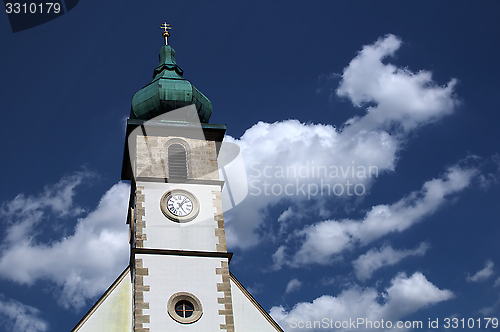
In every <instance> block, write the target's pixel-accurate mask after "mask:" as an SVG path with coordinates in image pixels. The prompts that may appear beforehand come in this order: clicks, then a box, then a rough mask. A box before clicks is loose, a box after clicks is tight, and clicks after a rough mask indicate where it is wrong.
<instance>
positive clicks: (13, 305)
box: [0, 295, 49, 332]
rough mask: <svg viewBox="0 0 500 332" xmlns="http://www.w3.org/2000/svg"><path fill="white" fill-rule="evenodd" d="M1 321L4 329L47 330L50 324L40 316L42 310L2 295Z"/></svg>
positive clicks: (31, 331) (43, 331)
mask: <svg viewBox="0 0 500 332" xmlns="http://www.w3.org/2000/svg"><path fill="white" fill-rule="evenodd" d="M0 323H1V324H2V327H3V330H4V331H11V332H45V331H48V328H49V326H48V324H47V322H45V321H44V320H43V319H42V318H40V310H38V309H36V308H33V307H31V306H28V305H25V304H23V303H21V302H19V301H16V300H12V299H5V298H4V297H3V296H1V295H0Z"/></svg>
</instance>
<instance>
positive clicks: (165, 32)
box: [160, 22, 172, 45]
mask: <svg viewBox="0 0 500 332" xmlns="http://www.w3.org/2000/svg"><path fill="white" fill-rule="evenodd" d="M160 29H163V32H162V34H161V35H162V36H163V38H165V45H168V37H170V32H168V30H170V29H172V28H171V27H170V24H168V23H167V22H165V23H163V24H162V25H160Z"/></svg>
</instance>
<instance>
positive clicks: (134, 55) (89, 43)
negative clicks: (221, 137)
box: [0, 0, 500, 332]
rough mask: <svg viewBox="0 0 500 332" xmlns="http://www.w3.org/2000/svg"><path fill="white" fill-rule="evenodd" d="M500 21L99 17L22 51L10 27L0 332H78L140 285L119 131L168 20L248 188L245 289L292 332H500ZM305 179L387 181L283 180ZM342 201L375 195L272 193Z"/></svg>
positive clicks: (236, 14)
mask: <svg viewBox="0 0 500 332" xmlns="http://www.w3.org/2000/svg"><path fill="white" fill-rule="evenodd" d="M499 7H500V5H499V4H498V3H497V2H495V1H481V2H472V1H439V2H437V1H406V2H396V1H355V2H354V1H314V2H299V1H293V2H284V1H283V2H272V3H268V2H264V1H252V2H248V1H241V2H238V3H232V2H227V1H225V2H223V1H215V2H202V1H191V2H180V1H178V2H169V3H167V2H165V1H142V2H137V1H119V2H118V1H107V2H105V3H102V2H99V1H92V0H88V1H81V2H80V3H79V4H78V5H77V6H76V7H75V8H74V9H72V10H71V11H70V12H68V13H67V14H65V15H63V16H61V17H59V18H58V19H56V20H53V21H51V22H48V23H46V24H44V25H41V26H38V27H35V28H32V29H29V30H26V31H22V32H18V33H15V34H13V33H12V32H11V30H10V26H9V22H8V19H7V16H6V15H0V44H1V45H2V46H1V47H2V50H1V52H0V57H1V63H2V64H3V65H2V66H1V67H0V82H1V89H0V100H1V103H2V119H3V126H2V130H1V131H0V135H1V140H2V142H3V144H2V145H1V147H0V153H1V155H2V158H3V159H2V163H1V173H2V174H3V175H4V179H3V184H2V190H1V191H0V202H1V203H0V222H1V224H2V226H3V227H2V229H3V231H2V233H1V239H0V241H1V245H0V279H1V280H2V283H1V284H0V285H1V286H0V321H1V322H2V324H1V326H3V327H4V328H5V331H30V332H31V331H37V332H38V331H40V332H41V331H55V332H59V331H68V330H71V328H73V327H74V325H76V323H77V322H78V321H79V320H80V318H81V317H82V316H83V315H84V313H85V312H86V311H87V310H88V309H89V308H90V307H91V306H92V304H93V303H94V302H95V300H96V299H97V298H98V297H99V296H100V295H101V294H102V292H103V291H104V290H105V289H106V288H107V287H108V286H109V285H110V284H111V282H112V281H113V280H114V279H115V278H116V277H117V276H118V275H119V273H120V272H121V271H122V270H123V269H124V268H125V267H126V265H127V263H128V245H127V243H128V242H127V240H128V234H127V232H128V230H127V227H126V225H125V214H126V204H127V200H128V190H129V187H128V183H126V182H123V183H122V182H120V171H121V163H122V156H123V146H124V140H125V137H124V134H125V119H126V118H127V117H128V115H129V112H130V101H131V98H132V96H133V94H134V93H135V92H136V91H137V90H139V89H141V88H142V87H143V86H144V85H146V84H147V83H148V82H149V81H150V80H151V75H152V72H153V69H154V68H155V67H156V66H157V61H158V60H157V59H158V58H157V55H158V51H159V49H160V47H161V46H162V44H163V40H162V37H161V31H160V29H158V26H159V25H160V24H161V23H163V22H164V21H165V20H166V21H167V22H168V23H170V24H171V25H172V27H173V29H172V31H171V33H172V36H171V38H170V40H169V42H170V44H171V45H172V46H173V47H174V48H175V50H176V53H177V63H178V64H179V65H180V66H181V67H182V68H183V69H184V72H185V74H184V77H185V78H187V79H188V80H190V81H191V82H192V83H193V84H194V85H195V86H196V87H197V88H198V89H199V90H200V91H201V92H203V93H204V94H205V95H206V96H207V97H208V98H209V99H210V100H211V101H212V104H213V106H214V110H213V115H212V117H211V120H210V122H211V123H225V124H227V128H228V129H227V135H228V137H227V140H228V141H232V142H236V143H237V144H239V145H240V147H241V151H242V155H243V158H244V160H245V167H246V170H247V177H248V179H249V181H255V182H253V187H252V186H251V188H250V191H249V196H248V197H247V199H246V200H245V201H244V202H243V203H242V204H240V205H239V206H237V207H236V208H234V209H232V210H230V211H228V213H227V214H226V216H225V218H226V227H227V233H228V244H229V250H230V251H232V252H234V257H233V260H232V262H231V265H230V267H231V271H232V272H233V274H235V275H236V277H237V278H238V279H239V280H240V281H241V282H242V283H243V285H245V286H246V287H247V288H248V289H249V290H250V291H251V292H252V294H253V295H254V296H255V298H256V299H257V300H258V301H259V302H260V303H261V304H262V306H263V307H264V308H265V309H266V310H268V311H269V312H270V313H271V314H272V315H273V317H275V319H276V320H277V321H278V323H280V325H281V326H282V327H283V328H284V329H285V330H286V331H298V330H300V329H299V328H292V327H293V324H294V322H298V321H304V322H306V321H308V320H321V319H323V318H328V319H332V320H334V321H346V320H349V318H352V319H356V318H369V319H371V320H373V321H375V320H381V319H384V320H393V321H397V320H402V321H406V320H411V321H413V320H418V321H423V322H424V326H426V325H425V324H427V322H428V319H431V320H435V319H439V322H440V325H439V326H440V328H443V326H444V323H445V321H444V320H445V318H457V319H462V318H464V319H465V321H466V322H467V319H469V318H473V319H474V320H475V322H476V323H475V324H476V327H477V324H478V319H480V322H481V324H482V326H483V327H484V324H485V323H486V320H485V318H488V317H490V318H491V317H498V315H499V313H500V273H499V271H500V270H499V266H500V257H499V254H498V252H499V251H498V236H499V235H500V227H499V226H498V212H497V206H498V202H499V198H500V183H499V179H500V173H499V172H500V171H499V169H500V156H499V154H500V151H499V150H500V149H499V146H498V142H499V138H500V130H499V123H500V115H499V114H500V113H499V112H498V110H497V107H496V106H495V105H496V104H497V100H496V99H497V95H498V77H500V66H499V65H498V53H499V49H498V48H499V46H498V45H500V40H499V39H500V38H499V37H500V32H499V29H498V23H497V21H498V18H497V16H498V14H497V13H498V10H499V9H500V8H499ZM313 165H316V166H318V167H319V166H324V167H326V168H327V169H328V170H329V173H328V174H330V171H332V170H333V168H332V167H337V168H338V169H340V168H341V167H343V169H344V170H347V167H354V166H356V171H358V170H359V168H358V167H361V168H362V167H370V166H372V167H376V168H377V169H378V174H377V176H373V177H362V176H358V174H357V172H356V174H352V173H349V172H345V175H342V174H341V175H340V176H338V177H334V176H319V177H318V176H316V177H314V176H312V175H311V174H309V175H308V176H300V175H299V176H295V177H294V176H293V175H290V174H288V175H286V176H282V175H281V174H280V173H279V171H280V169H281V168H284V169H286V168H287V167H296V169H297V170H298V169H299V168H300V167H301V166H302V167H305V169H309V171H312V169H313ZM266 167H267V168H266ZM264 168H266V169H267V173H266V174H267V175H264V173H263V171H264ZM350 170H352V168H351V169H350ZM264 181H268V184H269V188H271V187H272V186H274V189H275V191H274V193H273V192H271V193H270V194H269V195H265V194H264ZM321 181H323V182H321ZM346 181H350V183H354V184H357V185H359V186H358V189H359V190H361V189H365V192H363V194H361V195H357V194H353V195H348V194H347V193H346V192H345V193H344V194H342V195H320V194H317V195H312V196H311V197H308V196H307V193H306V194H302V192H300V191H297V190H295V191H293V194H292V195H287V194H285V193H283V192H281V193H280V194H277V193H278V192H279V188H282V189H283V188H285V187H286V185H288V184H290V186H289V187H288V188H290V189H297V187H300V185H302V184H303V185H305V186H306V187H305V188H307V186H308V185H309V186H310V187H311V188H313V189H314V185H321V184H324V183H327V184H329V185H330V186H331V187H333V186H335V185H336V184H339V185H345V183H346ZM299 183H300V184H299ZM249 184H251V183H249ZM257 188H258V189H260V190H261V193H260V194H258V189H257ZM337 188H340V187H337ZM344 188H346V187H344ZM359 192H361V191H359ZM275 193H276V194H275ZM460 324H461V323H460ZM490 329H491V325H490ZM303 330H304V331H312V330H313V329H303ZM321 330H322V331H324V330H328V329H321ZM393 330H394V329H393ZM424 330H428V329H424Z"/></svg>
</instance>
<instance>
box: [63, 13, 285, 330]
mask: <svg viewBox="0 0 500 332" xmlns="http://www.w3.org/2000/svg"><path fill="white" fill-rule="evenodd" d="M160 28H162V29H163V30H164V31H163V37H164V38H165V46H163V47H162V48H161V49H160V56H159V58H160V64H159V65H158V67H156V68H155V69H154V72H153V80H152V81H151V82H150V83H149V84H147V85H146V86H145V87H144V88H142V89H141V90H139V91H138V92H137V93H135V95H134V96H133V98H132V107H131V112H130V118H129V120H128V121H127V138H126V143H125V153H124V161H123V168H122V180H130V181H131V194H130V202H129V213H128V218H127V223H128V224H129V227H130V265H129V267H128V268H127V269H125V271H124V272H123V273H122V275H121V276H120V277H119V278H118V279H117V280H116V281H115V282H114V283H113V285H112V286H111V287H110V288H109V289H108V290H107V291H106V293H105V294H104V295H103V297H101V299H99V301H98V302H97V303H96V304H95V305H94V307H92V309H91V310H90V311H89V312H88V313H87V315H85V317H84V318H83V319H82V320H81V321H80V323H79V324H78V325H77V326H76V327H75V328H74V329H73V331H74V332H76V331H80V332H87V331H92V332H94V331H106V332H114V331H117V332H118V331H120V332H123V331H132V332H161V331H169V332H170V331H172V332H176V331H179V332H182V331H204V332H211V331H213V332H215V331H227V332H234V331H237V332H240V331H241V332H245V331H259V332H260V331H262V332H266V331H281V328H280V327H279V326H278V325H277V324H276V323H275V322H274V321H273V320H272V318H271V317H270V316H269V315H268V314H267V312H266V311H265V310H264V309H262V307H261V306H260V305H259V304H258V303H257V301H255V299H254V298H253V297H252V296H251V295H250V294H249V293H248V291H246V290H245V289H244V287H243V286H242V285H241V283H239V282H238V280H237V279H236V278H235V277H234V276H233V275H232V274H231V273H230V272H229V261H230V260H231V257H232V254H231V253H228V252H227V247H226V235H225V231H224V218H223V214H222V190H223V187H224V182H223V181H221V180H220V179H219V171H218V163H217V158H218V154H219V151H220V148H221V143H222V140H223V138H224V133H225V130H226V126H225V125H223V124H209V123H208V121H209V119H210V115H211V113H212V104H211V102H210V100H209V99H208V98H207V97H205V96H204V95H203V94H202V93H201V92H199V91H198V90H197V89H196V88H195V87H194V86H193V85H192V84H191V83H190V82H189V81H187V80H185V79H184V78H183V70H182V69H181V68H180V67H179V66H178V65H177V63H176V60H175V51H174V49H173V48H172V47H171V46H170V45H168V37H169V36H170V34H169V31H168V30H169V29H170V27H169V25H168V24H166V23H164V24H163V25H162V26H161V27H160Z"/></svg>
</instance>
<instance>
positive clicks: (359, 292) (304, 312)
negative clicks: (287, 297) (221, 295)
mask: <svg viewBox="0 0 500 332" xmlns="http://www.w3.org/2000/svg"><path fill="white" fill-rule="evenodd" d="M453 296H454V295H453V293H452V292H451V291H449V290H441V289H439V288H438V287H436V286H434V285H433V284H432V283H431V282H429V281H428V280H427V279H426V277H425V276H424V275H423V274H421V273H419V272H417V273H415V274H413V275H412V276H411V277H407V276H406V275H405V274H399V275H398V276H396V277H395V278H394V279H393V280H392V283H391V286H390V287H388V288H387V289H386V290H385V292H383V293H381V294H379V293H378V292H377V290H376V289H374V288H361V287H359V286H354V287H351V288H349V289H346V290H344V291H342V292H341V293H340V294H338V295H337V296H330V295H323V296H321V297H319V298H317V299H315V300H314V301H313V302H312V303H309V302H301V303H297V304H296V305H295V306H294V307H293V309H291V310H290V311H288V312H287V311H286V310H285V309H284V308H283V307H281V306H280V307H273V308H272V309H271V316H273V318H274V319H275V320H276V321H277V322H278V324H280V326H281V327H282V328H283V329H284V330H285V331H325V330H329V329H324V328H323V329H322V328H319V329H300V328H293V324H295V323H297V322H299V321H302V322H307V321H321V320H322V319H323V318H327V319H328V320H333V322H335V321H340V322H342V321H349V319H351V320H356V319H357V318H364V319H366V320H370V321H372V322H373V321H380V320H382V319H384V320H385V321H387V320H390V321H393V322H396V321H397V320H399V319H401V318H403V317H405V316H407V315H409V314H412V313H414V312H416V311H418V310H420V309H422V308H425V307H428V306H431V305H434V304H436V303H439V302H442V301H446V300H449V299H451V298H453ZM380 298H382V299H383V301H379V299H380ZM330 330H336V331H337V330H340V331H351V330H352V329H330ZM356 330H359V331H365V330H373V328H372V329H370V328H368V329H366V328H365V326H364V325H363V326H360V327H359V328H357V329H356ZM390 330H392V331H394V330H395V329H390Z"/></svg>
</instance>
